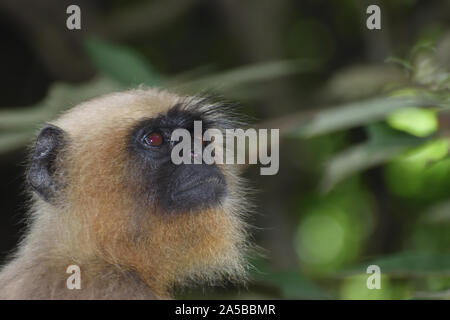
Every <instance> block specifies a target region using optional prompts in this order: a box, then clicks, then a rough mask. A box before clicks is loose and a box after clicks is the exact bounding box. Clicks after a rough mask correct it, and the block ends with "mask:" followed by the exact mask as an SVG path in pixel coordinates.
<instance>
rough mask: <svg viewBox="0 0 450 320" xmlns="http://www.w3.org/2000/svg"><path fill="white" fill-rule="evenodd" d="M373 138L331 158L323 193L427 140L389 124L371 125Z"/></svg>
mask: <svg viewBox="0 0 450 320" xmlns="http://www.w3.org/2000/svg"><path fill="white" fill-rule="evenodd" d="M367 132H368V135H369V141H368V142H365V143H361V144H359V145H356V146H352V147H350V148H348V149H346V150H344V151H342V152H340V153H338V154H336V155H334V156H333V157H332V158H330V159H329V160H328V161H327V162H326V164H325V169H324V175H323V178H322V181H321V184H320V189H321V190H322V191H323V192H327V191H329V190H330V189H331V188H333V187H334V186H335V185H336V184H337V183H339V182H341V181H342V180H344V179H345V178H348V177H349V176H351V175H353V174H356V173H358V172H361V171H364V170H367V169H370V168H373V167H375V166H378V165H381V164H384V163H386V162H388V161H389V160H391V159H393V158H395V157H396V156H397V155H399V154H401V153H402V152H403V151H405V150H407V149H409V148H411V147H413V146H416V145H418V144H419V143H421V142H422V141H423V139H419V138H416V137H412V136H410V135H407V134H404V133H402V132H398V131H395V130H393V129H391V128H390V127H388V126H387V125H385V124H382V123H377V124H370V125H369V126H368V127H367Z"/></svg>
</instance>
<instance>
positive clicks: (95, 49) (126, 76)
mask: <svg viewBox="0 0 450 320" xmlns="http://www.w3.org/2000/svg"><path fill="white" fill-rule="evenodd" d="M85 49H86V52H87V54H88V55H89V56H90V58H91V60H92V62H93V63H94V65H95V66H96V67H97V69H98V70H99V71H100V72H101V73H103V74H104V75H106V76H108V77H111V78H112V79H114V80H116V81H119V82H121V83H122V84H124V85H126V86H135V85H139V84H145V85H149V86H157V85H160V84H161V83H162V79H161V76H160V74H158V73H157V72H156V71H155V70H154V69H153V67H152V66H151V65H150V64H149V63H148V62H147V60H146V59H145V57H144V56H142V55H141V54H139V53H138V52H137V51H135V50H133V49H131V48H129V47H125V46H120V45H113V44H110V43H108V42H105V41H103V40H101V39H98V38H89V39H88V40H86V42H85Z"/></svg>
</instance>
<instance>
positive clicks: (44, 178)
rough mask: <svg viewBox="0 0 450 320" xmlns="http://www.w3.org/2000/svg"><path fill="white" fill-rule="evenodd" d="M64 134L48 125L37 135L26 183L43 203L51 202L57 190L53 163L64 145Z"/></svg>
mask: <svg viewBox="0 0 450 320" xmlns="http://www.w3.org/2000/svg"><path fill="white" fill-rule="evenodd" d="M64 136H65V132H64V131H63V130H62V129H60V128H58V127H56V126H53V125H48V126H47V127H45V128H44V129H42V130H41V132H40V133H39V135H38V137H37V139H36V144H35V146H34V151H33V155H32V159H31V164H30V167H29V168H28V172H27V181H28V184H29V185H30V186H31V188H32V189H33V190H34V191H35V192H36V193H37V194H38V195H39V196H40V197H41V198H42V199H44V200H45V201H47V202H51V200H52V199H53V198H54V197H55V195H56V192H57V190H58V183H57V181H56V179H55V177H54V173H55V170H56V165H55V162H56V160H57V158H58V155H59V153H60V151H61V150H62V148H63V147H64V144H65V141H64V140H65V137H64Z"/></svg>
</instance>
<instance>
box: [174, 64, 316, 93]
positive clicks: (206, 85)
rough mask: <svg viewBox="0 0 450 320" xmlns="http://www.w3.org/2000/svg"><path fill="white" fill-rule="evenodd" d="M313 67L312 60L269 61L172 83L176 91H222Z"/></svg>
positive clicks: (309, 69) (313, 68)
mask: <svg viewBox="0 0 450 320" xmlns="http://www.w3.org/2000/svg"><path fill="white" fill-rule="evenodd" d="M315 69H317V62H315V61H314V60H287V61H270V62H263V63H257V64H252V65H246V66H241V67H238V68H236V69H232V70H227V71H224V72H222V73H218V74H213V75H208V76H205V77H203V78H200V79H197V80H193V81H191V82H188V83H185V84H182V85H181V86H177V84H173V86H174V87H176V89H177V90H178V91H182V92H186V93H197V92H199V91H205V90H214V91H220V92H224V91H230V90H231V89H233V90H234V89H236V88H239V87H242V86H245V85H249V84H254V83H257V82H261V81H266V80H271V79H276V78H279V77H283V76H287V75H291V74H297V73H302V72H310V71H313V70H315Z"/></svg>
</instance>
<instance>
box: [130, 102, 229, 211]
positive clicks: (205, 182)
mask: <svg viewBox="0 0 450 320" xmlns="http://www.w3.org/2000/svg"><path fill="white" fill-rule="evenodd" d="M196 120H201V121H202V127H203V130H206V129H208V128H212V125H213V123H212V122H209V121H207V120H205V119H202V114H201V113H196V112H194V111H187V110H183V109H181V107H180V106H175V107H173V108H172V109H170V110H169V112H168V113H167V114H166V115H161V116H158V117H157V118H153V119H145V120H143V121H142V122H141V123H139V124H138V125H137V126H136V128H135V129H134V130H133V132H132V134H131V141H130V145H131V148H130V149H131V153H132V156H133V159H135V160H134V161H136V162H137V163H138V165H137V166H134V165H133V169H132V170H133V171H137V172H135V173H134V175H135V176H137V177H138V179H139V181H140V183H142V184H143V185H144V186H145V187H144V190H143V194H142V195H143V196H145V197H146V198H147V199H148V200H149V201H152V202H154V203H156V204H157V205H158V207H160V208H162V209H163V210H164V211H165V212H188V211H191V210H198V209H202V208H208V207H214V206H216V205H218V204H219V203H220V201H221V200H223V198H224V196H225V195H226V192H227V187H226V182H225V177H224V176H223V174H222V173H221V172H220V170H219V168H218V167H217V166H216V165H215V164H212V165H208V164H205V163H202V164H179V165H175V164H174V163H173V162H172V160H171V152H172V149H173V147H174V145H175V142H173V141H171V135H172V132H173V130H175V129H178V128H184V129H187V130H189V131H190V132H191V136H192V137H193V130H194V121H196ZM192 143H193V142H192ZM194 156H195V155H194V154H191V157H194Z"/></svg>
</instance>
